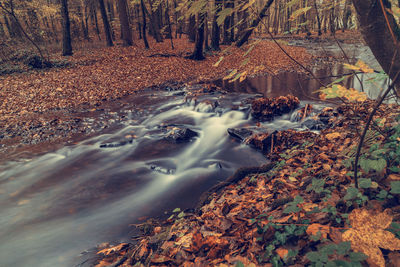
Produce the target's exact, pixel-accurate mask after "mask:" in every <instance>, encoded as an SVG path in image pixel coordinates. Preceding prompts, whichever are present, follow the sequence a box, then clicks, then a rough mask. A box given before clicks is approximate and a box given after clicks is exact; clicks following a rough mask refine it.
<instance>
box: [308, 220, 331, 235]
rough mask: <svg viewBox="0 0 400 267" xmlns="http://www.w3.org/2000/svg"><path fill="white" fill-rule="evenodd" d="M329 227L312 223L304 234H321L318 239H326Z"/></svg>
mask: <svg viewBox="0 0 400 267" xmlns="http://www.w3.org/2000/svg"><path fill="white" fill-rule="evenodd" d="M329 230H330V227H329V225H322V224H319V223H313V224H311V225H309V226H308V227H307V230H306V233H307V234H308V235H309V236H315V235H317V234H318V232H320V233H321V237H320V239H326V238H327V237H328V233H329Z"/></svg>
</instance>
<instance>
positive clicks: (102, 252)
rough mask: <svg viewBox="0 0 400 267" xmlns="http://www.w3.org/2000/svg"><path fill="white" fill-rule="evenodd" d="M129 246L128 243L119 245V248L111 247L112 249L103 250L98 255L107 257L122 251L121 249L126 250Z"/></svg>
mask: <svg viewBox="0 0 400 267" xmlns="http://www.w3.org/2000/svg"><path fill="white" fill-rule="evenodd" d="M127 245H128V243H121V244H119V245H117V246H114V247H111V248H105V249H102V250H100V251H99V252H97V254H104V255H106V256H107V255H109V254H111V253H113V252H116V251H120V250H121V249H124V248H125V247H126V246H127Z"/></svg>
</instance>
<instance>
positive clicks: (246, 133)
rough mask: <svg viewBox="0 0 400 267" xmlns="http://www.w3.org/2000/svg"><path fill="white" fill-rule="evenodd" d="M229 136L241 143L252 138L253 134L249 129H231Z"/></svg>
mask: <svg viewBox="0 0 400 267" xmlns="http://www.w3.org/2000/svg"><path fill="white" fill-rule="evenodd" d="M228 134H229V135H230V136H232V137H233V138H235V139H237V140H239V141H240V142H243V141H244V140H245V139H246V138H248V137H250V136H251V135H252V134H253V132H252V131H251V130H249V129H247V128H229V129H228Z"/></svg>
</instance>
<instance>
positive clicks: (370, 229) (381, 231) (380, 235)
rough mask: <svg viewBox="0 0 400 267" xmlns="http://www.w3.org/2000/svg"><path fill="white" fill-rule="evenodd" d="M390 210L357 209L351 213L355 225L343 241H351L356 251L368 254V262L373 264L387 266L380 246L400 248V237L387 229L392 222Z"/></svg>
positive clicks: (350, 216) (350, 218) (351, 222)
mask: <svg viewBox="0 0 400 267" xmlns="http://www.w3.org/2000/svg"><path fill="white" fill-rule="evenodd" d="M392 219H393V218H392V216H391V215H389V213H388V211H387V210H385V211H384V212H376V211H368V210H366V209H355V210H353V211H352V212H351V213H350V215H349V220H350V224H351V226H352V227H353V228H352V229H350V230H347V231H346V232H344V233H343V235H342V238H343V241H350V242H351V247H352V248H353V250H354V251H357V252H362V253H364V254H365V255H367V256H368V259H367V262H368V263H369V264H371V265H377V266H382V267H383V266H385V259H384V258H383V255H382V251H381V250H380V248H384V249H387V250H391V251H394V250H400V239H397V238H396V236H395V235H394V234H393V233H391V232H388V231H386V230H385V229H386V228H388V227H389V225H390V224H391V222H392Z"/></svg>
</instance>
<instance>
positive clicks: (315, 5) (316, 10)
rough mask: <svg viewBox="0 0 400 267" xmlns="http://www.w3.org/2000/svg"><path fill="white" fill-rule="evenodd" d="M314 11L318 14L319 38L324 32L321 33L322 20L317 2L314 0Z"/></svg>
mask: <svg viewBox="0 0 400 267" xmlns="http://www.w3.org/2000/svg"><path fill="white" fill-rule="evenodd" d="M314 9H315V13H316V14H317V23H318V36H321V35H322V31H321V19H320V17H319V11H318V7H317V0H314Z"/></svg>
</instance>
